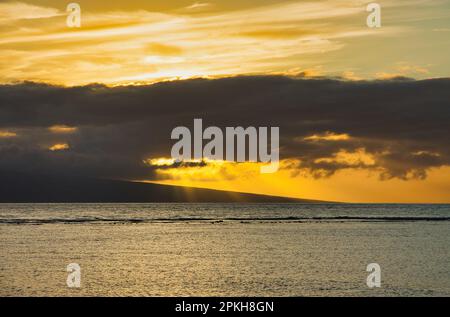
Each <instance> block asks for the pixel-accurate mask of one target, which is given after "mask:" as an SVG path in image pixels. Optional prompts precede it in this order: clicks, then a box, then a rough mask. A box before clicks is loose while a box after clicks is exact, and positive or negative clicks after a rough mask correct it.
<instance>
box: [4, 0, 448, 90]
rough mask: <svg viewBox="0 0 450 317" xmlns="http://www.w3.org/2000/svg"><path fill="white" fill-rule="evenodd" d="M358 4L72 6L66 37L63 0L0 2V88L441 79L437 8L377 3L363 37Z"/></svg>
mask: <svg viewBox="0 0 450 317" xmlns="http://www.w3.org/2000/svg"><path fill="white" fill-rule="evenodd" d="M369 2H371V1H366V0H338V1H326V0H312V1H279V0H251V1H249V0H242V1H237V0H227V1H223V0H220V1H217V0H216V1H207V0H206V1H200V2H195V1H184V0H171V1H166V0H164V1H161V0H152V1H147V0H141V1H137V0H128V1H100V0H84V1H83V0H79V1H77V3H79V4H80V6H81V10H82V11H81V23H82V25H81V28H68V27H67V25H66V15H67V13H66V11H65V10H66V6H67V4H68V3H69V2H68V1H61V0H53V1H52V0H42V1H39V0H38V1H2V2H1V3H0V30H1V32H2V37H1V39H0V52H1V56H2V58H1V61H0V74H1V77H0V80H1V82H14V81H21V80H33V81H45V82H49V83H58V84H65V85H82V84H87V83H92V82H101V83H107V84H124V83H133V82H154V81H160V80H165V79H174V78H190V77H196V76H229V75H236V74H249V73H252V74H256V73H257V74H260V73H264V74H266V73H287V74H296V73H300V72H305V73H306V74H309V75H325V76H342V77H345V78H348V79H358V78H387V77H392V76H410V77H414V78H428V77H444V76H447V75H448V73H449V71H450V65H449V63H448V54H446V52H449V49H450V41H449V38H450V37H449V31H450V26H449V22H448V21H449V18H450V16H449V15H450V13H449V12H450V4H449V2H448V1H443V0H428V1H424V0H412V1H407V0H392V1H379V3H380V4H381V8H382V27H381V28H375V29H371V28H368V27H367V25H366V17H367V15H368V13H367V12H366V10H365V9H366V5H367V3H369ZM437 48H439V49H437Z"/></svg>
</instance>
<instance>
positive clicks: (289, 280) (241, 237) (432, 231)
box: [0, 203, 450, 296]
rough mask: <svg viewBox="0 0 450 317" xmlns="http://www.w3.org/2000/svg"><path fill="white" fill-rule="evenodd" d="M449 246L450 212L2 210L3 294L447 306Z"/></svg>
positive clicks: (381, 207) (352, 207)
mask: <svg viewBox="0 0 450 317" xmlns="http://www.w3.org/2000/svg"><path fill="white" fill-rule="evenodd" d="M449 246H450V205H404V204H171V203H170V204H0V254H1V257H0V295H1V296H450V247H449ZM70 263H77V264H78V265H79V266H80V268H81V273H80V281H81V287H80V288H71V287H68V285H67V277H68V274H69V272H67V270H66V268H67V265H68V264H70ZM371 263H377V264H378V265H379V267H380V270H381V285H380V287H373V288H370V287H369V286H368V285H367V277H368V275H369V274H371V272H368V271H367V270H366V269H367V266H368V265H369V264H371Z"/></svg>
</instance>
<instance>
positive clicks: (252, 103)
mask: <svg viewBox="0 0 450 317" xmlns="http://www.w3.org/2000/svg"><path fill="white" fill-rule="evenodd" d="M70 2H71V1H61V0H42V1H0V32H1V35H2V36H1V37H0V56H1V58H0V84H1V86H0V169H9V170H21V171H29V172H38V171H39V172H54V173H69V174H71V173H75V174H83V175H86V176H94V177H105V178H119V179H128V180H136V181H149V182H158V183H165V184H176V185H186V186H195V187H205V188H214V189H225V190H232V191H242V192H252V193H261V194H270V195H282V196H290V197H300V198H309V199H320V200H333V201H346V202H436V203H437V202H447V203H450V142H449V140H448V139H449V135H450V129H449V127H448V126H449V125H450V124H448V122H450V121H449V120H450V102H449V100H450V98H449V97H450V80H449V79H448V77H449V74H450V62H449V56H450V1H448V0H429V1H425V0H412V1H407V0H392V1H377V3H379V4H380V5H381V10H382V11H381V12H382V13H381V14H382V26H381V27H380V28H369V27H367V25H366V18H367V16H368V14H369V13H368V12H366V6H367V4H368V3H370V2H372V1H365V0H342V1H338V0H337V1H325V0H315V1H313V0H311V1H280V0H211V1H208V0H205V1H193V0H170V1H167V0H164V1H162V0H127V1H111V0H110V1H103V0H78V1H73V2H77V3H79V4H80V6H81V10H82V15H81V23H82V25H81V28H69V27H67V25H66V18H67V13H66V6H67V4H69V3H70ZM24 82H26V83H24ZM29 82H35V83H39V84H31V83H29ZM43 83H45V85H44V84H43ZM92 84H95V85H92ZM226 111H228V112H226ZM194 118H203V119H204V120H205V122H206V123H205V124H207V125H216V126H219V127H225V126H244V127H246V126H250V125H253V126H274V125H276V126H280V142H281V148H280V156H281V165H280V170H279V171H278V172H277V173H274V174H260V173H259V164H256V163H240V164H238V163H232V162H209V163H207V164H204V165H200V164H198V165H195V164H193V165H190V166H178V165H174V164H172V163H171V162H170V161H168V160H167V159H168V158H169V157H170V150H171V147H172V144H173V142H172V140H170V131H171V130H172V129H173V128H175V127H176V126H179V125H185V126H191V125H192V122H193V119H194Z"/></svg>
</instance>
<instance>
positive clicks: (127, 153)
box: [0, 76, 450, 179]
mask: <svg viewBox="0 0 450 317" xmlns="http://www.w3.org/2000/svg"><path fill="white" fill-rule="evenodd" d="M194 118H202V119H203V124H204V126H212V125H214V126H219V127H222V128H224V127H226V126H234V127H235V126H243V127H246V126H256V127H257V126H279V127H280V145H281V152H280V155H281V159H287V158H291V159H299V160H300V161H301V164H300V165H298V164H293V165H292V166H291V167H292V169H293V170H294V171H295V170H296V169H302V168H303V169H304V168H306V169H308V170H309V171H310V172H311V173H312V174H313V175H315V176H317V177H321V176H329V175H332V174H333V173H334V172H335V171H337V170H339V169H343V168H370V169H376V170H379V172H380V175H381V177H382V178H391V177H397V178H402V179H407V178H409V177H414V178H425V177H426V172H427V170H429V169H430V168H432V167H439V166H443V165H450V141H449V136H450V124H449V122H450V79H430V80H422V81H415V80H388V81H370V82H369V81H358V82H352V81H343V80H338V79H326V78H322V79H306V78H288V77H283V76H254V77H234V78H225V79H216V80H205V79H197V80H186V81H177V82H168V83H160V84H155V85H150V86H127V87H116V88H108V87H105V86H102V85H90V86H84V87H74V88H64V87H57V86H49V85H43V84H34V83H23V84H17V85H3V86H0V131H4V130H8V131H14V132H15V133H17V136H16V137H9V138H0V169H8V170H19V171H24V170H29V171H34V172H55V173H67V174H69V175H70V174H72V173H76V174H86V175H91V176H95V177H111V178H133V179H150V178H152V177H155V174H154V171H153V169H154V168H152V167H151V166H149V165H148V164H145V163H144V162H143V160H145V159H148V158H157V157H162V156H165V157H168V156H170V150H171V146H172V144H173V142H172V140H170V133H171V131H172V129H173V128H175V127H176V126H188V127H192V126H193V119H194ZM52 125H67V126H76V127H78V130H77V131H76V132H75V133H71V134H53V133H51V132H50V131H49V130H48V127H50V126H52ZM327 132H328V133H336V134H343V133H346V134H348V135H349V136H350V139H348V140H335V141H330V140H310V139H309V140H305V137H307V136H311V135H314V134H316V135H325V134H326V133H327ZM56 143H67V144H69V145H70V149H69V150H66V151H55V152H52V151H49V150H48V147H49V146H50V145H52V144H56ZM361 149H364V153H366V154H367V155H370V156H371V157H372V158H373V159H374V161H375V163H374V164H367V163H365V162H345V161H343V160H339V159H336V158H338V155H337V153H339V152H341V153H342V152H344V153H354V152H358V151H360V150H361ZM324 158H328V160H324ZM332 158H335V160H333V159H332ZM180 166H182V165H180Z"/></svg>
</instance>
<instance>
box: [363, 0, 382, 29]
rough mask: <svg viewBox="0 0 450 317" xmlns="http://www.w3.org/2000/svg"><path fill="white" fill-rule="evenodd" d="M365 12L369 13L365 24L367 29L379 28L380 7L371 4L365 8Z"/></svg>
mask: <svg viewBox="0 0 450 317" xmlns="http://www.w3.org/2000/svg"><path fill="white" fill-rule="evenodd" d="M366 11H367V12H370V14H369V15H368V16H367V19H366V23H367V26H368V27H369V28H380V27H381V6H380V5H379V4H378V3H376V2H372V3H369V4H368V5H367V7H366Z"/></svg>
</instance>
